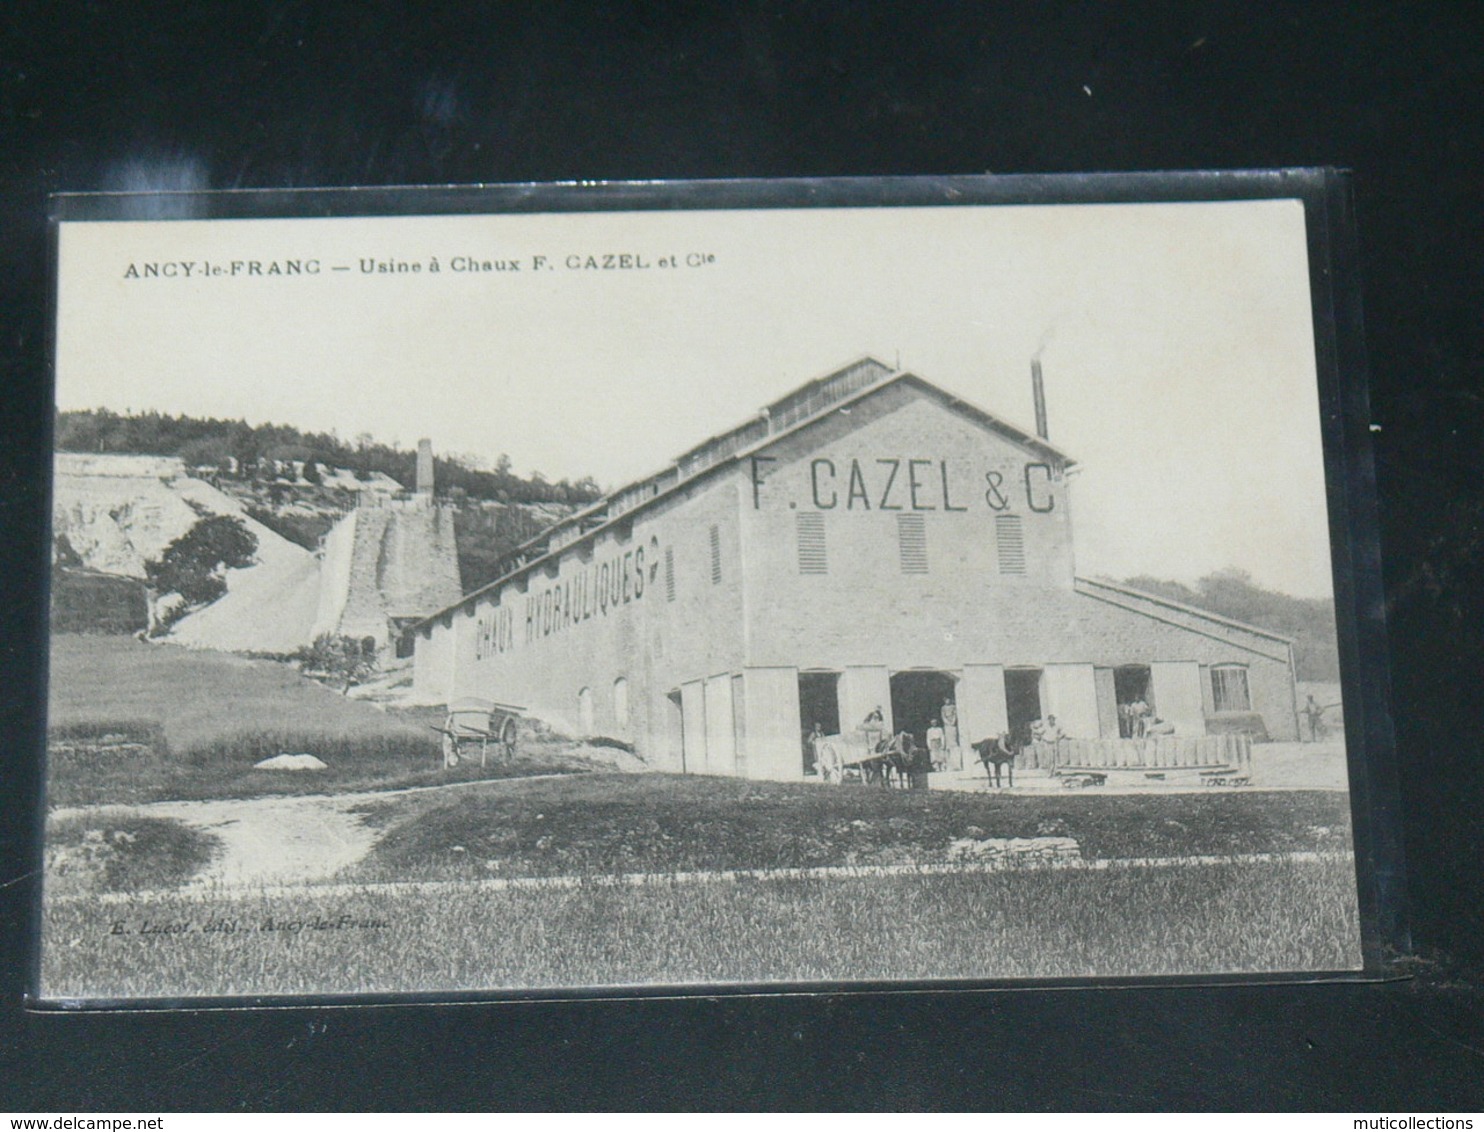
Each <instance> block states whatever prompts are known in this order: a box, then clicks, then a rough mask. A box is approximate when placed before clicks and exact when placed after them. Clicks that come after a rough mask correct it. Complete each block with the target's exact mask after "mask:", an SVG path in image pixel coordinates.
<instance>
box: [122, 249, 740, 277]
mask: <svg viewBox="0 0 1484 1132" xmlns="http://www.w3.org/2000/svg"><path fill="white" fill-rule="evenodd" d="M714 263H716V256H715V254H714V253H712V252H684V253H665V254H655V253H648V252H593V253H589V252H572V253H569V254H567V255H557V256H547V255H532V256H528V257H525V258H522V259H510V258H500V259H490V258H481V257H479V256H471V255H454V256H448V257H447V258H443V257H440V256H430V257H429V258H428V259H426V260H420V259H380V258H377V257H375V256H360V257H357V258H356V260H355V261H354V262H352V263H332V262H328V261H326V260H322V259H232V260H225V261H212V260H205V259H201V260H189V259H180V260H173V259H172V260H144V261H133V260H131V261H130V262H129V263H128V264H127V265H126V266H125V267H124V270H123V278H125V279H140V280H143V279H242V278H249V279H250V278H269V277H275V276H276V277H283V276H291V275H325V274H331V273H337V272H340V273H345V274H356V275H437V274H439V273H441V272H443V271H448V272H451V273H453V274H456V275H467V274H483V273H486V272H489V273H495V272H503V273H505V274H515V273H523V272H524V273H536V272H542V271H557V270H566V271H649V270H652V269H658V270H667V269H671V268H685V267H689V268H695V267H709V266H711V265H712V264H714Z"/></svg>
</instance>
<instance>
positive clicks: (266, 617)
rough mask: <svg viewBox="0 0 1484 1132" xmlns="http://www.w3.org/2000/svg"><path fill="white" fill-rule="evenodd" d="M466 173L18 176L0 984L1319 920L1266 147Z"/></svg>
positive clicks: (1312, 365)
mask: <svg viewBox="0 0 1484 1132" xmlns="http://www.w3.org/2000/svg"><path fill="white" fill-rule="evenodd" d="M484 192H485V191H483V190H469V192H468V194H467V195H464V196H459V195H457V194H455V196H454V197H453V198H450V197H449V194H448V193H447V191H441V193H435V194H433V195H425V194H420V193H419V192H418V191H417V190H408V191H406V192H405V193H401V194H394V200H393V204H392V205H391V206H390V207H388V206H387V205H386V200H385V198H384V197H383V198H379V199H380V203H379V204H378V207H377V208H375V209H366V210H357V209H356V208H354V207H344V208H337V209H331V210H328V211H329V212H331V213H332V214H329V215H327V214H326V212H327V210H326V209H324V208H322V207H319V205H320V203H322V202H320V201H319V199H318V198H315V197H314V196H313V194H305V195H302V196H300V195H298V194H292V193H289V194H284V193H279V194H273V195H272V197H271V201H270V205H269V206H267V207H263V208H257V209H255V208H243V207H240V203H241V201H240V199H238V200H237V202H236V203H235V204H234V203H233V200H232V199H230V198H232V196H233V195H232V194H227V195H226V197H225V198H222V199H224V200H225V204H224V205H223V207H220V208H217V207H196V206H194V205H193V206H192V207H187V208H184V209H174V210H172V208H171V207H170V206H171V205H172V203H178V202H172V201H171V200H170V199H168V198H163V199H162V200H153V199H151V198H147V197H146V198H142V199H135V200H132V201H131V200H129V199H127V198H124V199H121V200H116V201H114V202H108V201H104V202H102V204H101V205H97V206H95V207H94V206H90V207H91V211H90V210H89V209H79V208H72V209H71V210H68V209H66V208H64V209H62V210H61V212H60V213H59V218H58V220H57V222H56V223H55V233H56V261H57V300H56V342H55V365H56V374H55V380H56V408H57V419H56V432H55V437H56V452H55V457H54V460H55V464H54V476H53V482H54V491H53V502H52V531H51V546H52V561H53V567H52V585H51V626H52V633H51V646H50V691H49V704H48V749H47V775H46V808H47V809H46V842H45V866H46V868H45V878H44V896H43V909H42V915H41V922H42V930H41V940H40V960H39V981H38V986H37V992H38V996H39V998H40V999H42V1000H47V1001H56V1000H68V1001H82V1002H117V1001H159V1000H167V1001H174V1000H195V999H216V998H232V997H250V998H261V997H268V998H275V997H279V996H299V995H307V996H314V997H327V996H340V995H360V996H366V995H369V996H388V995H404V994H419V995H435V996H436V995H451V994H492V995H500V994H515V993H519V994H528V993H546V992H569V991H599V992H612V991H629V990H641V991H642V990H646V989H648V990H654V989H682V990H683V989H685V988H706V989H708V990H709V991H712V992H714V991H716V990H718V989H720V990H722V991H725V990H726V989H727V988H738V987H759V986H769V987H814V986H819V985H830V986H837V987H838V986H845V987H849V986H852V985H861V984H865V985H873V986H874V985H881V984H904V985H938V984H944V983H951V984H978V983H996V984H997V983H1002V982H1007V981H1009V982H1014V981H1020V980H1069V979H1070V980H1087V979H1093V980H1119V979H1130V978H1148V977H1161V976H1168V977H1176V978H1202V979H1204V978H1227V977H1242V976H1254V975H1274V974H1279V975H1312V974H1316V973H1343V972H1355V971H1359V970H1361V969H1362V968H1363V967H1364V966H1365V941H1364V940H1363V936H1362V928H1361V922H1362V917H1361V913H1360V900H1359V898H1358V896H1357V889H1358V880H1357V868H1356V859H1357V857H1356V844H1355V838H1354V832H1353V828H1354V823H1353V820H1352V819H1353V815H1352V809H1351V796H1350V790H1349V782H1350V777H1349V768H1350V762H1351V761H1352V760H1353V759H1354V758H1355V757H1357V752H1356V751H1355V750H1354V745H1355V744H1354V739H1353V737H1352V741H1351V744H1350V749H1349V750H1348V752H1347V741H1346V730H1345V706H1344V700H1345V696H1344V693H1343V692H1342V685H1345V686H1346V687H1349V686H1351V685H1349V684H1348V683H1347V681H1346V680H1342V672H1341V664H1340V649H1339V648H1338V645H1337V637H1336V632H1337V629H1336V626H1337V610H1336V604H1335V598H1336V585H1335V570H1336V567H1335V562H1336V561H1338V559H1337V558H1336V554H1335V549H1336V544H1335V539H1336V535H1335V534H1334V531H1335V526H1334V524H1333V523H1332V517H1331V515H1330V512H1329V509H1328V504H1327V499H1328V498H1329V496H1328V495H1327V489H1326V465H1325V445H1324V435H1323V432H1324V430H1323V427H1322V414H1321V394H1322V389H1323V386H1324V382H1326V381H1333V380H1334V379H1335V375H1334V374H1332V373H1327V372H1326V371H1325V370H1324V363H1322V359H1321V352H1320V351H1317V350H1316V330H1315V327H1316V310H1315V304H1314V302H1313V299H1312V277H1313V273H1314V272H1315V271H1316V268H1317V266H1318V265H1316V264H1315V263H1313V262H1311V248H1312V241H1311V238H1310V237H1311V234H1312V233H1311V227H1312V225H1313V224H1314V223H1315V218H1314V215H1313V212H1312V210H1310V209H1308V208H1307V207H1306V203H1305V201H1304V200H1303V199H1299V197H1298V196H1297V195H1284V193H1283V192H1282V191H1281V190H1280V189H1277V188H1275V189H1273V191H1271V192H1267V193H1264V194H1252V193H1247V194H1245V195H1244V198H1243V199H1209V194H1204V195H1202V196H1201V197H1200V199H1194V198H1193V199H1189V200H1182V199H1170V194H1165V195H1164V199H1150V200H1128V199H1106V200H1089V199H1084V198H1078V197H1077V195H1076V194H1071V196H1070V197H1069V198H1066V199H1057V198H1056V194H1055V193H1052V194H1050V195H1049V196H1048V195H1047V194H1044V193H1043V194H1040V195H1038V196H1036V197H1035V198H1034V199H1029V198H1028V199H1025V200H1018V201H1006V200H1004V199H998V198H997V199H992V200H991V199H984V200H976V199H974V196H973V194H972V193H970V194H968V196H967V197H965V196H963V195H958V196H952V197H951V199H948V198H945V199H942V200H939V201H936V202H925V201H923V200H920V199H916V198H914V199H913V200H912V201H911V202H910V203H900V201H899V200H897V198H892V197H891V196H889V195H888V196H887V197H884V198H882V199H881V200H879V201H874V202H861V201H858V200H857V201H853V202H851V203H845V204H836V203H819V202H818V201H811V200H808V199H805V198H804V195H803V194H801V195H800V196H799V197H798V199H797V200H795V201H794V202H793V203H792V204H789V205H786V206H784V205H780V203H779V201H778V200H776V199H773V200H771V201H770V203H769V205H768V206H767V207H749V206H748V205H747V204H746V197H745V193H744V192H742V191H741V190H738V189H735V188H734V189H731V190H728V191H727V192H726V193H721V192H713V193H711V194H710V195H708V194H707V193H705V192H699V193H690V194H687V193H686V191H685V186H674V185H668V186H667V185H651V186H626V187H623V188H622V190H621V191H620V190H618V189H615V190H614V192H613V194H612V196H611V198H605V197H604V190H603V188H602V187H601V186H599V187H591V186H589V187H585V188H580V189H579V188H578V187H573V186H566V187H562V186H556V187H549V188H545V189H541V190H539V192H538V193H537V194H536V195H535V196H534V197H533V196H532V195H531V194H530V193H529V192H527V193H525V194H524V195H518V196H510V195H508V194H507V195H501V194H500V193H498V192H493V193H485V195H481V193H484ZM201 196H202V197H204V198H213V195H212V194H202V195H201ZM237 196H238V198H240V197H242V196H243V195H242V194H238V195H237ZM245 196H246V197H247V198H248V199H249V200H250V199H251V197H252V194H245ZM213 199H215V198H213ZM450 199H455V200H457V201H458V207H457V208H450V207H448V202H449V200H450ZM514 202H518V203H514ZM594 202H596V203H594ZM196 203H197V204H199V203H200V200H199V198H198V200H197V202H196ZM160 205H163V207H155V206H160ZM1339 537H1340V538H1343V531H1342V532H1341V533H1340V536H1339ZM1341 613H1343V611H1341ZM1347 756H1348V757H1347Z"/></svg>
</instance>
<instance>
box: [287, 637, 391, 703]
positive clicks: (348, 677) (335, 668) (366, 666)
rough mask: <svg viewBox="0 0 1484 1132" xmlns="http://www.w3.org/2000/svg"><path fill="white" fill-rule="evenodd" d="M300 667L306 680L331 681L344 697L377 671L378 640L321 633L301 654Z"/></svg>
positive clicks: (300, 651)
mask: <svg viewBox="0 0 1484 1132" xmlns="http://www.w3.org/2000/svg"><path fill="white" fill-rule="evenodd" d="M299 667H300V668H301V669H302V670H303V672H304V674H305V675H307V676H322V677H324V676H328V677H332V678H333V679H334V681H335V682H336V683H337V684H341V685H342V686H341V689H340V691H341V694H342V695H344V694H345V693H347V692H349V691H350V689H351V685H353V684H356V683H358V682H359V681H361V680H363V679H365V678H366V677H367V676H369V675H371V674H372V673H373V672H375V671H376V638H375V637H360V638H356V637H344V636H337V635H335V634H334V633H321V634H320V635H319V636H318V637H316V638H315V639H314V644H312V645H310V646H309V647H308V648H305V649H301V650H299Z"/></svg>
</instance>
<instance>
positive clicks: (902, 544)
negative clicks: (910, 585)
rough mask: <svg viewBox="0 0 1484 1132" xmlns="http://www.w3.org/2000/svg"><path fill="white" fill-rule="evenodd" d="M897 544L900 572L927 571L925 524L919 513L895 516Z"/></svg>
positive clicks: (914, 572) (915, 572)
mask: <svg viewBox="0 0 1484 1132" xmlns="http://www.w3.org/2000/svg"><path fill="white" fill-rule="evenodd" d="M897 544H898V549H899V551H900V552H901V558H902V573H904V574H926V573H927V572H928V561H927V524H926V523H925V522H924V521H923V518H922V516H921V515H898V516H897Z"/></svg>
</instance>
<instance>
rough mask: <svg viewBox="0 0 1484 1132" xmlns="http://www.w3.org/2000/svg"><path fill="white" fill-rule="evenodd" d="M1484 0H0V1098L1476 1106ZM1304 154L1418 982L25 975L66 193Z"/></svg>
mask: <svg viewBox="0 0 1484 1132" xmlns="http://www.w3.org/2000/svg"><path fill="white" fill-rule="evenodd" d="M1481 13H1484V9H1481V8H1479V7H1477V6H1473V5H1464V4H1459V5H1456V6H1454V5H1427V4H1360V3H1352V4H1346V5H1343V6H1333V7H1331V6H1324V5H1320V4H1309V3H1295V4H1281V3H1269V4H1252V3H1250V2H1232V3H1171V4H1137V5H1131V6H1122V5H1108V4H1103V3H1086V4H1079V3H1044V4H1034V5H1024V6H1006V5H988V4H985V5H967V4H964V5H949V6H939V5H933V4H926V3H917V4H907V5H900V6H892V5H885V4H878V3H859V4H843V3H839V4H823V3H821V4H805V3H771V2H766V3H738V4H735V5H731V6H726V7H716V8H711V7H704V6H692V5H665V4H659V3H613V4H606V5H601V6H600V5H562V4H544V5H532V6H530V7H525V6H512V5H502V6H495V5H489V6H484V5H474V4H469V5H465V6H462V7H449V6H434V5H428V6H426V7H424V6H421V5H416V4H390V3H360V4H345V3H340V4H331V3H327V4H312V3H300V2H280V3H258V4H246V3H237V4H196V5H190V6H185V5H180V6H164V5H161V6H155V5H146V4H135V3H123V2H120V3H91V4H85V3H74V2H56V3H26V2H22V3H11V4H9V5H7V6H6V7H5V9H4V10H3V12H0V208H3V210H4V211H3V221H4V223H3V228H0V232H3V240H0V367H3V373H4V377H3V383H0V427H3V433H0V435H3V444H0V447H3V452H0V532H3V536H4V537H3V539H0V544H3V545H0V587H3V597H4V601H3V603H0V618H3V642H4V644H3V656H4V664H5V679H4V680H3V682H0V712H3V718H4V724H5V737H6V739H7V743H6V745H5V747H4V749H3V753H0V785H3V795H0V797H3V798H4V800H5V804H4V807H3V810H0V954H3V962H0V974H3V987H0V1110H3V1109H6V1108H23V1109H39V1110H42V1111H45V1112H69V1111H87V1110H92V1111H98V1110H105V1109H114V1110H127V1109H134V1110H138V1111H141V1112H145V1111H148V1110H151V1109H186V1110H189V1109H206V1110H218V1109H237V1108H247V1109H259V1108H319V1107H324V1108H349V1107H361V1108H391V1107H396V1108H403V1109H408V1108H411V1109H417V1108H431V1109H438V1108H468V1107H493V1108H516V1107H561V1108H571V1107H593V1106H610V1107H646V1108H669V1107H701V1106H713V1107H714V1106H730V1107H737V1106H745V1107H754V1106H767V1107H773V1106H793V1107H810V1108H818V1107H830V1108H840V1107H872V1108H882V1107H898V1108H936V1107H944V1108H963V1107H984V1108H1009V1109H1039V1108H1075V1109H1100V1108H1133V1109H1147V1108H1177V1107H1178V1108H1183V1107H1202V1108H1243V1109H1254V1108H1308V1109H1343V1110H1385V1111H1391V1112H1401V1111H1406V1110H1418V1109H1429V1108H1455V1109H1456V1108H1460V1107H1467V1108H1474V1109H1478V1108H1479V1107H1481V1106H1484V998H1481V990H1480V986H1481V983H1480V979H1479V975H1478V972H1479V970H1480V969H1481V967H1484V915H1481V910H1484V902H1481V873H1484V844H1481V841H1484V839H1481V829H1484V819H1481V804H1484V791H1481V785H1484V752H1481V749H1480V747H1481V743H1480V730H1481V729H1480V722H1479V721H1480V711H1479V708H1478V703H1479V700H1480V696H1479V693H1478V691H1477V685H1478V684H1479V681H1480V677H1481V674H1484V609H1481V600H1480V599H1481V593H1484V590H1481V586H1480V584H1479V583H1480V574H1481V571H1484V555H1481V550H1484V546H1481V544H1484V490H1481V486H1480V482H1479V477H1480V472H1481V470H1484V457H1481V453H1480V421H1481V417H1484V384H1481V364H1480V363H1481V357H1480V347H1481V335H1480V322H1481V304H1480V298H1481V290H1484V287H1481V277H1484V259H1481V254H1480V253H1481V241H1480V234H1481V227H1484V211H1481V207H1480V206H1481V203H1484V117H1481V109H1484V105H1481V104H1484V51H1481V48H1484V34H1481V32H1484V15H1481ZM1084 88H1087V89H1086V90H1085V89H1084ZM1088 91H1090V92H1091V93H1088ZM1321 164H1327V165H1339V166H1345V167H1349V168H1351V169H1353V170H1354V171H1355V192H1356V200H1357V209H1358V215H1359V221H1358V234H1359V243H1360V256H1361V264H1362V279H1363V295H1364V304H1365V312H1366V321H1367V328H1366V334H1365V339H1366V345H1367V347H1368V349H1369V355H1370V365H1371V373H1372V385H1371V400H1372V419H1373V420H1374V421H1375V422H1376V423H1377V424H1379V425H1380V426H1381V431H1380V432H1379V433H1376V434H1375V436H1374V440H1375V446H1376V464H1377V474H1378V481H1379V496H1380V508H1381V530H1382V545H1383V551H1384V555H1385V566H1384V585H1385V594H1386V612H1387V615H1388V617H1389V621H1390V627H1391V675H1392V681H1393V685H1394V695H1393V707H1394V712H1395V727H1396V737H1397V741H1396V755H1395V770H1396V776H1397V778H1398V781H1399V784H1400V799H1401V809H1402V814H1403V821H1404V842H1405V850H1406V856H1407V881H1408V885H1409V888H1410V917H1411V929H1412V942H1413V947H1412V951H1411V953H1410V954H1409V955H1408V956H1406V957H1404V958H1403V959H1401V960H1400V961H1399V962H1398V963H1397V964H1396V965H1395V970H1397V971H1398V972H1399V973H1401V974H1404V975H1408V976H1411V977H1409V978H1406V979H1404V980H1402V981H1398V982H1393V983H1389V984H1386V985H1370V986H1344V985H1338V986H1336V985H1331V986H1292V985H1290V986H1276V987H1269V988H1260V987H1252V986H1247V987H1236V988H1212V989H1193V988H1179V989H1176V988H1161V989H1148V988H1144V989H1123V990H1077V991H1044V990H1043V991H1012V992H998V993H987V992H979V993H957V994H938V995H923V994H873V995H849V996H814V997H802V996H794V997H757V998H732V999H690V1000H671V1001H653V1000H651V1001H643V1002H637V1003H634V1002H630V1003H622V1002H586V1003H583V1002H575V1003H573V1002H569V1003H556V1004H534V1003H529V1004H516V1005H510V1004H505V1005H481V1006H455V1007H439V1008H430V1007H412V1006H399V1007H384V1008H376V1009H318V1010H307V1009H284V1010H275V1011H256V1012H247V1013H243V1012H221V1011H214V1012H202V1013H194V1014H153V1015H144V1014H114V1015H99V1014H90V1015H85V1016H83V1015H66V1014H34V1013H26V1012H25V1011H23V1010H22V1009H21V1000H20V994H21V989H22V987H23V985H24V964H25V962H26V956H27V951H28V947H29V938H30V936H29V933H30V930H31V929H30V924H29V908H30V902H31V900H32V898H33V895H34V888H33V885H34V883H35V878H34V876H33V875H28V870H30V869H31V868H33V867H34V864H35V853H34V842H33V838H32V832H33V830H34V828H35V822H36V819H37V806H36V803H35V798H36V792H37V785H38V784H37V769H36V767H37V759H36V756H37V752H38V751H39V750H40V747H41V740H40V732H39V724H38V718H37V704H38V703H39V702H40V700H41V695H42V693H41V677H40V674H39V672H38V670H37V665H36V663H35V657H36V655H37V652H38V649H39V647H40V641H41V633H42V627H43V624H44V616H43V613H44V611H43V607H42V601H41V594H42V592H43V591H42V584H43V580H44V576H45V566H46V561H47V559H46V553H45V545H44V541H43V538H42V532H43V530H44V523H45V517H46V501H45V480H44V477H43V469H44V468H45V465H46V455H47V428H48V419H49V406H50V393H49V388H48V384H47V383H48V377H47V371H46V354H45V347H46V336H47V332H48V331H47V265H46V242H45V224H44V206H45V194H46V193H48V192H51V191H55V190H61V189H69V190H83V189H121V188H239V187H244V188H245V187H279V186H299V185H351V184H371V185H386V184H404V183H405V184H412V183H435V182H476V181H546V180H571V179H618V178H625V179H627V178H645V179H647V178H672V177H733V176H787V175H843V174H850V175H870V174H912V173H982V172H986V171H992V172H1000V173H1008V172H1061V171H1074V172H1085V171H1097V170H1106V171H1117V170H1147V169H1175V168H1204V167H1210V168H1234V167H1259V166H1276V165H1321Z"/></svg>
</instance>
